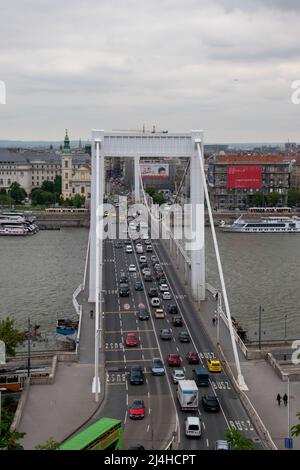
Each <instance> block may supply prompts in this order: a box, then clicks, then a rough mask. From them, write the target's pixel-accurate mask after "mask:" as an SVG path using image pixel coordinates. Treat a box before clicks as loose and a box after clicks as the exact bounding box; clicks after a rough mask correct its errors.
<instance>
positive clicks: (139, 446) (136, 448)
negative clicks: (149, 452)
mask: <svg viewBox="0 0 300 470" xmlns="http://www.w3.org/2000/svg"><path fill="white" fill-rule="evenodd" d="M127 450H145V447H144V446H142V445H140V444H137V445H135V446H131V447H128V449H127Z"/></svg>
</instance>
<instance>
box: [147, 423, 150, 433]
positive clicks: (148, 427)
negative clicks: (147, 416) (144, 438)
mask: <svg viewBox="0 0 300 470" xmlns="http://www.w3.org/2000/svg"><path fill="white" fill-rule="evenodd" d="M149 429H150V424H148V426H147V432H149Z"/></svg>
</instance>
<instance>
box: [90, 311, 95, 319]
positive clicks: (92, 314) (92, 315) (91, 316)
mask: <svg viewBox="0 0 300 470" xmlns="http://www.w3.org/2000/svg"><path fill="white" fill-rule="evenodd" d="M93 317H94V311H93V310H91V311H90V318H93Z"/></svg>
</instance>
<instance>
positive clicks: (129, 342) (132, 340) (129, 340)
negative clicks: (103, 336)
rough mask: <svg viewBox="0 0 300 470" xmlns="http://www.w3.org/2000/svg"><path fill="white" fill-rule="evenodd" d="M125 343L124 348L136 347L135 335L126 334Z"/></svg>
mask: <svg viewBox="0 0 300 470" xmlns="http://www.w3.org/2000/svg"><path fill="white" fill-rule="evenodd" d="M125 343H126V346H137V344H138V339H137V336H136V333H127V336H126V340H125Z"/></svg>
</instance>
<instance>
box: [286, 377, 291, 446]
mask: <svg viewBox="0 0 300 470" xmlns="http://www.w3.org/2000/svg"><path fill="white" fill-rule="evenodd" d="M287 382H288V385H287V396H288V402H287V412H288V437H289V438H290V437H291V429H290V427H291V425H290V376H289V375H288V378H287Z"/></svg>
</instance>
